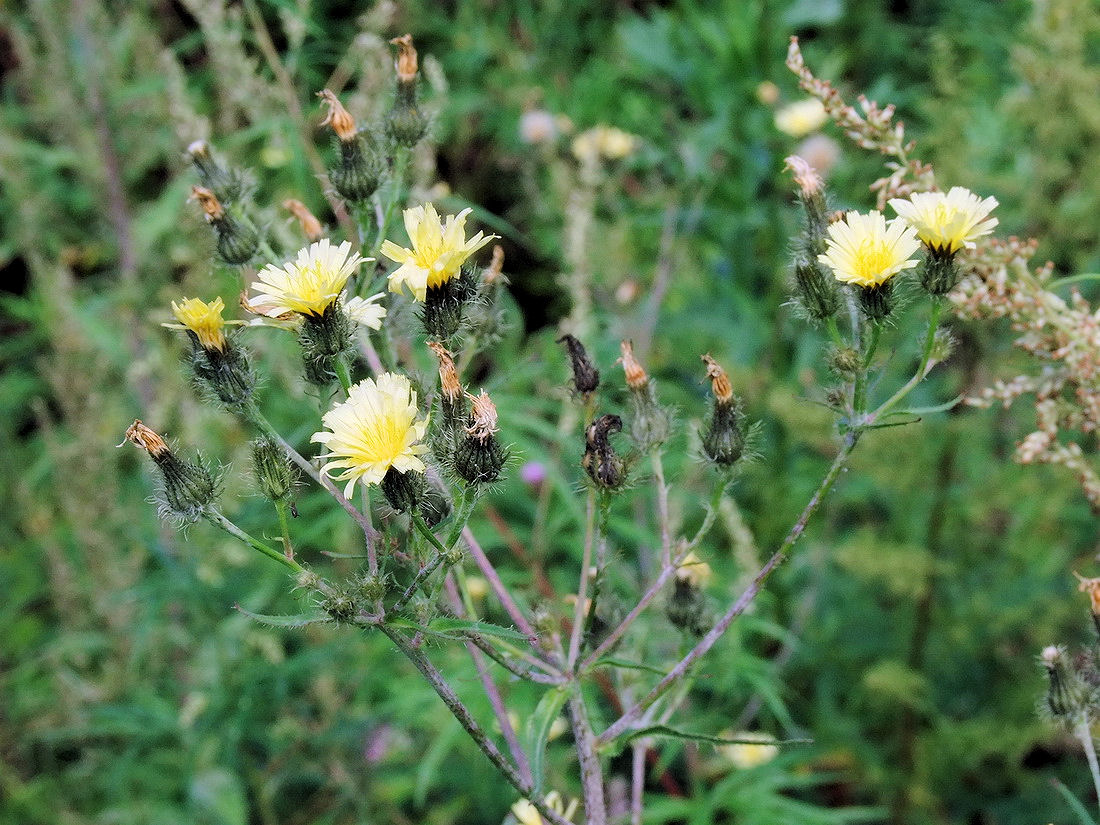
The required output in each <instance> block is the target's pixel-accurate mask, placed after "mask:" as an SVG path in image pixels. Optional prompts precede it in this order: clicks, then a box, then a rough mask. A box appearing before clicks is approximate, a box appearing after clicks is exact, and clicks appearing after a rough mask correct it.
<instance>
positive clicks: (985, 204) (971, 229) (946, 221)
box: [890, 186, 998, 254]
mask: <svg viewBox="0 0 1100 825" xmlns="http://www.w3.org/2000/svg"><path fill="white" fill-rule="evenodd" d="M890 206H892V207H893V208H894V211H895V212H897V213H898V215H900V216H901V217H902V218H903V219H904V220H905V221H906V222H907V223H908V224H909V225H910V226H911V227H913V229H915V230H916V233H917V237H918V238H920V239H921V240H922V241H924V243H925V245H926V246H927V247H928V248H929V249H934V250H936V251H938V252H946V253H949V254H953V253H955V252H958V251H959V250H960V249H962V248H964V247H965V248H967V249H973V248H974V241H975V239H977V238H980V237H982V236H983V235H988V234H989V233H990V232H992V231H993V228H994V227H995V226H996V225H997V223H998V221H997V219H996V218H990V217H989V213H990V212H992V211H993V210H994V209H995V208H996V207H997V199H996V198H985V199H984V200H983V199H982V198H979V197H978V196H977V195H975V194H974V193H973V192H971V191H970V190H969V189H965V188H963V187H962V186H953V187H951V191H949V192H948V193H947V194H946V195H945V194H944V193H943V192H915V193H913V194H912V195H910V196H909V198H908V199H903V198H893V199H891V200H890Z"/></svg>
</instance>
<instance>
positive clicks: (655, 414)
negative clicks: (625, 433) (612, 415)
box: [619, 341, 671, 452]
mask: <svg viewBox="0 0 1100 825" xmlns="http://www.w3.org/2000/svg"><path fill="white" fill-rule="evenodd" d="M619 346H620V350H621V352H622V358H620V359H619V360H620V361H621V362H622V365H623V372H624V373H625V375H626V386H627V387H628V388H629V390H630V404H631V417H630V438H631V440H633V442H634V444H635V445H636V446H637V447H638V449H639V450H640V451H642V452H648V451H649V450H651V449H653V448H654V447H656V446H658V445H660V444H662V443H664V441H665V440H666V439H667V438H668V434H669V429H670V428H671V421H670V416H669V413H668V410H666V409H665V408H664V407H662V406H661V405H660V404H658V403H657V390H656V387H655V386H654V383H653V381H651V380H650V378H649V376H648V375H646V371H645V369H644V368H643V367H642V365H641V364H640V363H639V362H638V359H637V358H635V357H634V347H633V345H632V344H631V342H630V341H622V342H620V344H619Z"/></svg>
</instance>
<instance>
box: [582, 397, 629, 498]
mask: <svg viewBox="0 0 1100 825" xmlns="http://www.w3.org/2000/svg"><path fill="white" fill-rule="evenodd" d="M622 429H623V420H622V419H621V418H619V416H617V415H601V416H600V417H599V418H597V419H596V420H595V421H593V422H592V423H591V424H589V425H588V429H587V430H586V431H585V444H584V458H583V459H581V466H582V467H584V470H585V472H587V473H588V476H589V477H590V478H591V479H592V480H593V481H594V482H596V484H598V485H599V486H601V487H606V488H610V489H614V488H615V487H619V486H620V485H621V484H622V483H623V481H625V479H626V473H625V472H624V468H623V460H622V459H621V458H619V457H618V456H617V455H616V454H615V450H614V449H613V448H612V446H611V441H610V438H611V434H612V433H618V432H622Z"/></svg>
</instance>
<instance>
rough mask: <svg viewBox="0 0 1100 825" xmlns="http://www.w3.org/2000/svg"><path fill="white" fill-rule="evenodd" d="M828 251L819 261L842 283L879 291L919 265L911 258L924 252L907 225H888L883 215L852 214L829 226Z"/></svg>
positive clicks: (896, 219)
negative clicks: (896, 277)
mask: <svg viewBox="0 0 1100 825" xmlns="http://www.w3.org/2000/svg"><path fill="white" fill-rule="evenodd" d="M825 242H826V248H825V252H824V254H822V255H818V260H819V261H821V262H822V263H823V264H826V265H827V266H829V268H831V269H832V270H833V274H834V275H835V276H836V279H837V280H838V281H842V282H844V283H846V284H855V285H856V286H861V287H878V286H882V285H883V284H885V283H886V282H887V281H889V280H890V279H891V278H893V277H894V276H895V275H897V274H898V273H899V272H902V271H904V270H906V269H912V268H913V267H915V266H916V265H917V260H916V259H915V258H910V257H909V256H910V255H912V254H913V253H914V252H916V251H917V250H918V249H919V248H920V242H919V241H918V240H917V234H916V232H915V231H914V230H913V228H912V227H910V226H908V225H907V224H906V223H905V221H903V220H901V219H900V218H895V219H894V220H892V221H889V222H887V221H886V218H884V217H883V215H882V213H881V212H877V211H876V212H871V213H870V214H867V215H861V214H860V213H859V212H849V213H848V214H847V215H845V216H844V218H843V219H842V220H839V221H834V222H833V223H831V224H830V225H829V236H828V237H827V238H826V239H825Z"/></svg>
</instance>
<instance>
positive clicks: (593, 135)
mask: <svg viewBox="0 0 1100 825" xmlns="http://www.w3.org/2000/svg"><path fill="white" fill-rule="evenodd" d="M570 148H571V149H572V152H573V157H575V158H576V159H577V160H579V161H585V160H589V161H594V160H596V159H598V158H600V157H602V158H604V159H605V160H622V159H623V158H625V157H626V156H628V155H630V154H632V153H633V152H634V151H635V150H636V149H637V148H638V138H636V137H635V136H634V135H632V134H630V133H629V132H624V131H623V130H622V129H617V128H615V127H614V126H607V125H606V124H602V123H601V124H600V125H599V126H593V127H592V128H591V129H586V130H585V131H583V132H581V133H580V134H579V135H577V136H576V137H575V138H573V144H572V146H571V147H570Z"/></svg>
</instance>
